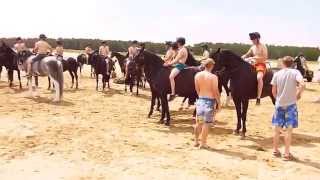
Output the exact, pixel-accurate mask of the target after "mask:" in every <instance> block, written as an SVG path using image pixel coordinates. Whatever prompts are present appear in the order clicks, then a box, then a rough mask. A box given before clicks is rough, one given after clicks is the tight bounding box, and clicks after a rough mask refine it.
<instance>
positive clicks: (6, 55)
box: [0, 42, 22, 89]
mask: <svg viewBox="0 0 320 180" xmlns="http://www.w3.org/2000/svg"><path fill="white" fill-rule="evenodd" d="M3 66H4V67H5V68H6V69H7V71H8V81H9V86H10V87H12V86H13V72H14V71H17V73H18V79H19V86H20V89H22V84H21V76H20V70H19V68H18V63H17V54H16V52H14V51H13V50H12V49H11V48H10V47H9V46H8V45H7V44H6V43H5V42H1V44H0V76H1V72H2V67H3Z"/></svg>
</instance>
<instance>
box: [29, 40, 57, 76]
mask: <svg viewBox="0 0 320 180" xmlns="http://www.w3.org/2000/svg"><path fill="white" fill-rule="evenodd" d="M39 39H40V40H39V41H38V42H36V43H35V46H34V49H33V51H34V52H35V53H36V54H37V55H36V57H35V58H33V59H32V60H29V61H28V67H27V74H28V75H27V76H32V73H33V72H32V65H33V63H34V62H38V61H41V60H42V59H43V58H45V57H47V55H48V53H50V54H51V53H52V48H51V46H50V45H49V44H48V43H47V41H46V39H47V37H46V36H45V35H44V34H40V36H39ZM35 73H36V75H39V72H35Z"/></svg>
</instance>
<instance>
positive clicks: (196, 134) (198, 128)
mask: <svg viewBox="0 0 320 180" xmlns="http://www.w3.org/2000/svg"><path fill="white" fill-rule="evenodd" d="M201 130H202V124H201V123H198V122H196V125H195V127H194V146H195V147H198V146H199V136H200V133H201Z"/></svg>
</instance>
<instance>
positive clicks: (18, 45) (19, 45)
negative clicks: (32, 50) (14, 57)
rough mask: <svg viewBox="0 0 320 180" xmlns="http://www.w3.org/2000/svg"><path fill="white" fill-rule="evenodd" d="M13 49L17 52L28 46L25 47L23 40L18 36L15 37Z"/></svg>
mask: <svg viewBox="0 0 320 180" xmlns="http://www.w3.org/2000/svg"><path fill="white" fill-rule="evenodd" d="M13 47H14V49H15V50H16V51H17V53H18V54H19V53H20V52H22V51H25V50H27V49H28V48H27V47H26V44H25V43H24V42H23V40H22V39H21V37H18V38H17V39H16V43H15V44H14V46H13Z"/></svg>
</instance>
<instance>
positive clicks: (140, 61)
mask: <svg viewBox="0 0 320 180" xmlns="http://www.w3.org/2000/svg"><path fill="white" fill-rule="evenodd" d="M133 61H134V62H135V63H136V64H137V65H138V66H139V67H142V66H144V64H145V49H144V48H141V49H138V52H137V54H136V55H135V56H134V57H133Z"/></svg>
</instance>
